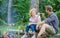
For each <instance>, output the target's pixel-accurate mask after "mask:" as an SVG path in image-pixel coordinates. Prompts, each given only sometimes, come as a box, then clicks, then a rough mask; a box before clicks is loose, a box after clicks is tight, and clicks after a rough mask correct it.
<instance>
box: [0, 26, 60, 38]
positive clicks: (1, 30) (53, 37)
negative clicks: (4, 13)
mask: <svg viewBox="0 0 60 38" xmlns="http://www.w3.org/2000/svg"><path fill="white" fill-rule="evenodd" d="M10 29H15V30H18V29H19V26H17V25H16V26H12V27H9V26H6V25H1V26H0V35H1V34H2V33H3V32H4V31H8V30H10ZM59 33H60V28H59ZM49 38H59V37H55V36H51V37H49Z"/></svg>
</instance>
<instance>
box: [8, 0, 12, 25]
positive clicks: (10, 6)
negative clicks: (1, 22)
mask: <svg viewBox="0 0 60 38" xmlns="http://www.w3.org/2000/svg"><path fill="white" fill-rule="evenodd" d="M11 8H12V0H9V3H8V25H11Z"/></svg>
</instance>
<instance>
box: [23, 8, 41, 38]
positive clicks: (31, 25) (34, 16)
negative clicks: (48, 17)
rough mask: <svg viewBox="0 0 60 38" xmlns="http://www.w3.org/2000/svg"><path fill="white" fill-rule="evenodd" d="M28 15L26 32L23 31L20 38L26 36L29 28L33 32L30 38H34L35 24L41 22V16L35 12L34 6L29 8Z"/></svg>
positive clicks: (25, 37)
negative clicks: (23, 33)
mask: <svg viewBox="0 0 60 38" xmlns="http://www.w3.org/2000/svg"><path fill="white" fill-rule="evenodd" d="M29 15H30V18H29V24H28V25H27V26H26V33H25V35H23V37H22V38H27V34H28V31H29V29H31V30H32V32H33V36H32V38H33V37H34V38H36V36H35V32H36V25H37V24H38V23H39V22H41V18H40V16H39V15H38V14H37V13H36V9H35V8H33V9H31V10H30V13H29Z"/></svg>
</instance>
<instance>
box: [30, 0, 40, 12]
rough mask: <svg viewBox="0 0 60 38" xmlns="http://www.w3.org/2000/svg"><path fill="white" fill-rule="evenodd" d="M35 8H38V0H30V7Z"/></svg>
mask: <svg viewBox="0 0 60 38" xmlns="http://www.w3.org/2000/svg"><path fill="white" fill-rule="evenodd" d="M32 8H36V9H37V11H38V9H39V0H30V9H32Z"/></svg>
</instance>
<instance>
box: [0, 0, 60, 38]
mask: <svg viewBox="0 0 60 38" xmlns="http://www.w3.org/2000/svg"><path fill="white" fill-rule="evenodd" d="M34 1H36V0H0V36H1V35H2V34H3V32H7V31H10V30H24V29H25V27H26V25H27V23H28V22H29V10H30V8H32V7H31V3H32V2H33V3H34V4H35V3H36V2H37V3H38V5H37V8H38V11H39V12H40V13H45V14H46V12H45V6H46V5H51V6H52V7H53V11H54V13H55V14H56V15H57V16H58V18H59V28H58V29H59V33H60V0H38V1H36V2H34ZM33 7H34V6H33ZM46 17H47V14H46ZM50 38H59V37H54V36H51V37H50Z"/></svg>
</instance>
